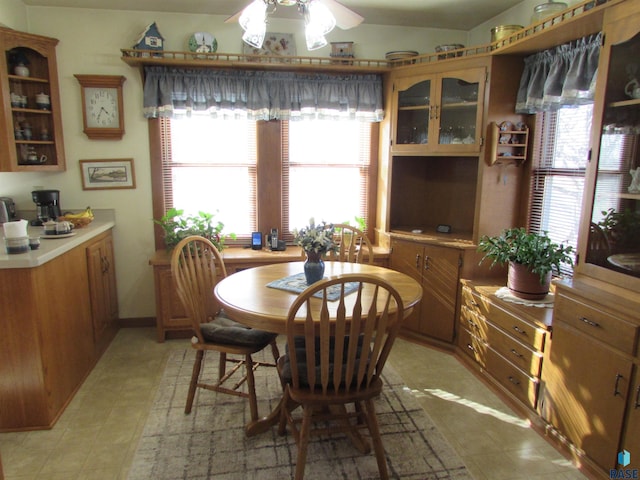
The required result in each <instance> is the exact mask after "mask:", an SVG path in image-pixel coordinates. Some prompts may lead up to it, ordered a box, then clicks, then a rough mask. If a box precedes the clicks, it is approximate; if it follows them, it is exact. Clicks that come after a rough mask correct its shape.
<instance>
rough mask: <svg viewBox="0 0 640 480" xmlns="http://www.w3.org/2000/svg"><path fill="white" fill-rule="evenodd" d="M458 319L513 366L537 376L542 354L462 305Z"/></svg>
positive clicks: (540, 367) (540, 366)
mask: <svg viewBox="0 0 640 480" xmlns="http://www.w3.org/2000/svg"><path fill="white" fill-rule="evenodd" d="M460 321H461V322H462V323H463V325H464V327H465V328H467V329H469V330H470V331H471V332H472V333H473V334H474V335H476V336H477V337H480V338H481V339H482V340H484V341H485V342H486V343H488V344H489V345H490V346H491V348H493V349H494V350H495V351H497V352H498V353H500V355H502V356H503V357H504V358H506V359H507V360H508V361H510V362H511V363H513V364H514V365H515V366H517V367H518V368H520V369H521V370H523V371H524V372H527V373H528V374H529V375H531V376H532V377H539V376H540V371H541V369H542V355H541V354H540V353H539V352H537V351H534V350H532V349H531V348H529V347H527V346H526V345H525V344H523V343H521V342H519V341H518V340H516V339H514V338H512V336H510V335H507V334H506V333H505V332H504V331H502V330H500V329H499V328H497V327H495V326H494V325H492V324H491V322H487V321H486V320H485V319H484V318H482V317H481V316H480V315H477V314H476V313H474V312H472V311H471V310H469V309H468V308H467V307H466V306H463V307H462V309H461V311H460Z"/></svg>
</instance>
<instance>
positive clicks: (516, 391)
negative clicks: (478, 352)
mask: <svg viewBox="0 0 640 480" xmlns="http://www.w3.org/2000/svg"><path fill="white" fill-rule="evenodd" d="M487 370H488V371H489V374H491V376H492V377H493V378H494V379H495V380H496V381H498V382H499V383H500V385H502V386H503V387H504V388H506V389H507V390H509V391H510V392H511V393H512V394H513V395H514V396H516V397H517V398H518V399H519V400H520V401H521V402H523V403H524V404H526V405H528V406H529V407H530V408H532V409H535V408H536V402H537V400H538V385H539V382H538V380H537V379H535V378H531V377H529V376H528V375H526V374H525V373H524V372H522V370H520V369H519V368H516V367H515V366H513V365H512V364H511V363H509V362H508V361H507V360H506V359H504V358H503V357H502V356H500V354H498V353H497V352H495V351H494V350H492V349H491V348H489V349H488V350H487Z"/></svg>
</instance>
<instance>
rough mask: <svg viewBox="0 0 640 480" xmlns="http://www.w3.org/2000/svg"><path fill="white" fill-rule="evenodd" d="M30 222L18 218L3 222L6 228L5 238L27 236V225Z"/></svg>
mask: <svg viewBox="0 0 640 480" xmlns="http://www.w3.org/2000/svg"><path fill="white" fill-rule="evenodd" d="M28 224H29V222H27V221H26V220H16V221H14V222H6V223H3V224H2V228H3V229H4V236H5V238H18V237H26V236H27V225H28Z"/></svg>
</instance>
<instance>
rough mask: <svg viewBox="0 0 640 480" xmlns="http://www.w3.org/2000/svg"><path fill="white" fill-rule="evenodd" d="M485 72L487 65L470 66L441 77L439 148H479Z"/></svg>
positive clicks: (438, 112)
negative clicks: (483, 66)
mask: <svg viewBox="0 0 640 480" xmlns="http://www.w3.org/2000/svg"><path fill="white" fill-rule="evenodd" d="M485 72H486V70H485V69H484V68H470V69H468V70H459V71H454V72H450V73H447V74H446V75H443V76H442V77H441V78H440V80H439V85H438V86H439V100H438V101H439V104H438V106H437V107H436V109H435V115H434V116H435V119H436V122H437V126H438V132H437V133H438V137H437V145H438V146H437V148H438V151H442V152H447V151H451V152H479V151H480V146H481V144H482V136H481V134H482V101H483V99H484V85H485V77H486V73H485Z"/></svg>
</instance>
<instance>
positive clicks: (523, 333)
mask: <svg viewBox="0 0 640 480" xmlns="http://www.w3.org/2000/svg"><path fill="white" fill-rule="evenodd" d="M513 329H514V330H515V331H516V332H518V333H519V334H521V335H526V334H527V332H525V331H524V330H522V329H521V328H520V327H518V326H517V325H514V326H513Z"/></svg>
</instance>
